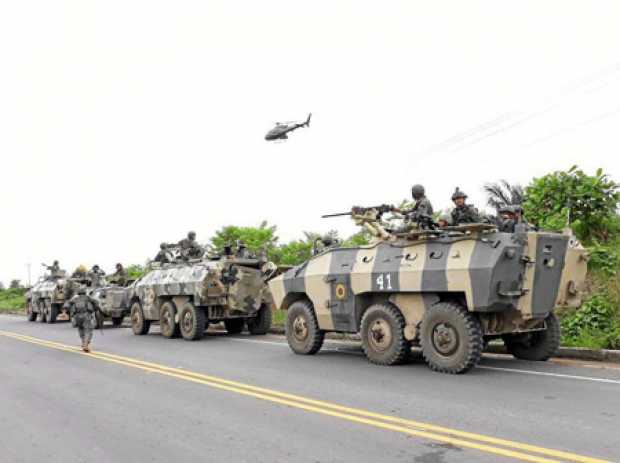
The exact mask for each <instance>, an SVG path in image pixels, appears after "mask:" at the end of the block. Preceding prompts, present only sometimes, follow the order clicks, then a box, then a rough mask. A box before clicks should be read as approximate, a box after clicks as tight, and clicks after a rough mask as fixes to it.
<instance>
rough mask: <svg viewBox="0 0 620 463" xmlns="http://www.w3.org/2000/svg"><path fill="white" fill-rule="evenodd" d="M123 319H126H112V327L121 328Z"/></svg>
mask: <svg viewBox="0 0 620 463" xmlns="http://www.w3.org/2000/svg"><path fill="white" fill-rule="evenodd" d="M123 318H125V317H112V326H114V327H116V328H119V327H120V326H121V325H122V324H123Z"/></svg>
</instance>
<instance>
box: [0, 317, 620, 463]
mask: <svg viewBox="0 0 620 463" xmlns="http://www.w3.org/2000/svg"><path fill="white" fill-rule="evenodd" d="M50 342H53V343H50ZM78 345H79V338H78V335H77V330H75V329H73V328H71V327H70V325H69V324H68V323H57V324H55V325H47V324H40V323H38V322H37V323H29V322H27V321H26V320H25V319H24V318H23V317H15V316H0V462H3V463H4V462H7V463H9V462H10V463H12V462H28V463H30V462H33V463H34V462H37V463H38V462H46V463H53V462H63V463H72V462H88V463H91V462H94V463H99V462H102V463H103V462H143V461H144V462H146V461H152V462H167V463H169V462H173V463H180V462H189V461H192V462H196V461H216V460H217V461H220V462H229V461H230V462H232V461H235V462H246V461H247V462H284V461H286V462H392V461H394V462H419V463H444V462H465V461H475V462H491V461H537V462H543V461H547V462H548V461H583V462H588V461H596V460H593V459H594V458H598V459H602V460H609V461H620V368H617V367H616V368H614V367H613V366H612V365H601V364H596V363H588V364H582V363H579V362H564V361H563V362H546V363H534V362H525V361H517V360H514V359H511V358H508V357H506V356H485V357H484V358H483V360H482V362H481V364H480V366H479V367H478V368H476V369H475V370H473V371H471V372H470V373H468V374H466V375H460V376H451V375H443V374H438V373H434V372H432V371H430V370H429V369H428V368H427V367H426V365H425V364H424V363H423V362H422V360H421V359H414V360H413V361H412V362H411V363H409V364H407V365H403V366H398V367H379V366H375V365H371V364H369V363H368V362H367V361H366V359H365V357H363V355H362V354H361V351H360V349H359V346H358V345H356V344H352V343H341V342H340V343H339V342H328V343H326V345H325V347H324V349H323V350H322V351H321V352H320V353H319V354H318V355H316V356H296V355H294V354H293V353H292V352H291V351H290V350H289V349H288V346H287V345H286V342H285V340H284V339H283V338H281V337H278V336H249V335H238V336H228V335H223V334H219V333H212V334H210V335H208V336H207V337H206V338H205V339H203V340H201V341H198V342H186V341H184V340H182V339H173V340H169V339H165V338H164V337H162V336H160V335H159V334H158V329H157V327H154V329H152V334H149V335H147V336H134V335H133V334H132V332H131V330H130V329H129V328H126V327H125V328H118V329H115V328H112V327H111V326H110V327H106V329H105V330H104V334H103V335H102V333H101V332H100V331H96V332H95V336H94V342H93V347H94V352H93V354H91V355H88V354H81V353H79V350H77V349H75V348H76V347H77V346H78ZM144 362H149V363H148V364H147V363H144ZM317 401H318V402H317ZM499 439H501V440H499ZM532 446H535V447H532ZM559 452H562V453H559Z"/></svg>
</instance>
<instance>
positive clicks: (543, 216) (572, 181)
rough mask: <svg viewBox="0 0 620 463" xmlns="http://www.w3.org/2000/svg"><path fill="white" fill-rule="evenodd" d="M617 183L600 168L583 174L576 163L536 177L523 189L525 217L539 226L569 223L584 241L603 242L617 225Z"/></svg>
mask: <svg viewBox="0 0 620 463" xmlns="http://www.w3.org/2000/svg"><path fill="white" fill-rule="evenodd" d="M619 188H620V185H619V184H617V183H616V182H614V181H612V180H611V179H610V178H609V176H608V175H607V174H604V173H603V170H602V169H598V170H597V171H596V173H595V174H594V175H586V174H585V173H584V172H583V171H582V170H580V169H578V168H577V166H573V167H571V168H570V169H569V170H567V171H556V172H553V173H551V174H548V175H545V176H544V177H541V178H535V179H534V180H533V181H532V182H531V183H530V184H529V185H528V186H527V187H526V189H525V201H524V203H523V208H524V212H525V216H526V217H527V219H528V220H529V221H530V222H532V223H534V224H535V225H537V226H538V227H540V228H542V229H548V230H559V229H562V228H563V227H564V226H565V225H566V224H567V223H569V222H570V225H571V228H572V229H573V231H574V232H575V234H576V235H577V237H578V238H579V239H580V240H581V241H583V242H585V243H591V242H595V241H599V242H605V241H607V240H609V238H610V236H611V235H613V234H614V233H615V229H616V228H617V224H618V215H617V209H618V203H619V202H620V191H619Z"/></svg>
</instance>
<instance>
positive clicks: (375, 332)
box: [360, 304, 411, 365]
mask: <svg viewBox="0 0 620 463" xmlns="http://www.w3.org/2000/svg"><path fill="white" fill-rule="evenodd" d="M360 334H361V337H362V349H363V350H364V353H365V354H366V357H367V358H368V360H369V361H370V362H371V363H374V364H377V365H398V364H399V363H403V362H404V361H405V360H406V359H407V357H408V355H409V352H411V343H410V342H409V341H407V340H406V339H405V317H403V314H402V313H401V312H400V310H398V309H397V308H396V307H394V306H393V305H392V304H374V305H371V306H370V307H368V309H367V310H366V312H364V316H363V317H362V323H361V328H360Z"/></svg>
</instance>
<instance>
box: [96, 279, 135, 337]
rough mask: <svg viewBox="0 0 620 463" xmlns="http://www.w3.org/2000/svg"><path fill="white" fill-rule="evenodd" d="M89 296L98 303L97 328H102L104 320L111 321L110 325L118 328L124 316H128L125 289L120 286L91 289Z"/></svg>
mask: <svg viewBox="0 0 620 463" xmlns="http://www.w3.org/2000/svg"><path fill="white" fill-rule="evenodd" d="M89 295H90V296H91V297H92V298H93V299H95V300H96V301H97V303H98V308H99V310H97V313H96V315H95V318H96V320H97V328H102V327H103V324H104V322H105V320H106V319H111V320H112V325H113V326H115V327H119V326H121V325H122V324H123V319H124V318H125V316H127V315H129V303H128V300H127V297H128V291H127V287H124V286H120V285H105V286H102V287H99V288H95V289H93V290H92V291H91V292H90V293H89Z"/></svg>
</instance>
